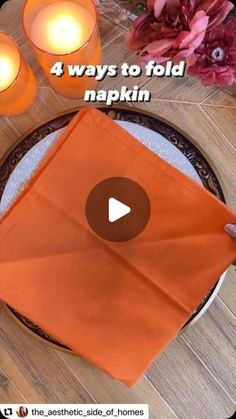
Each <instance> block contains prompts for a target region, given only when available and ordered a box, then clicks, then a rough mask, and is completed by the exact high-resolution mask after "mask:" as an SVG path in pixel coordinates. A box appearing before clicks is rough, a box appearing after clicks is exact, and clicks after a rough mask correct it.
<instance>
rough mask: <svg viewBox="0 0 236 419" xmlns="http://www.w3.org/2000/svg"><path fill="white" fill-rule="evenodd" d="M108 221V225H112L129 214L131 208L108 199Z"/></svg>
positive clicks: (113, 199)
mask: <svg viewBox="0 0 236 419" xmlns="http://www.w3.org/2000/svg"><path fill="white" fill-rule="evenodd" d="M108 207H109V209H108V219H109V221H110V223H114V222H115V221H117V220H119V219H120V218H122V217H125V215H127V214H130V212H131V208H130V207H128V206H127V205H125V204H123V202H120V201H118V200H117V199H115V198H110V199H109V205H108Z"/></svg>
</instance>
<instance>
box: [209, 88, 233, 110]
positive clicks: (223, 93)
mask: <svg viewBox="0 0 236 419" xmlns="http://www.w3.org/2000/svg"><path fill="white" fill-rule="evenodd" d="M204 105H214V106H229V107H236V96H235V94H233V92H230V91H227V90H218V91H217V92H216V93H215V94H214V95H212V96H210V97H209V98H207V99H206V100H205V101H204Z"/></svg>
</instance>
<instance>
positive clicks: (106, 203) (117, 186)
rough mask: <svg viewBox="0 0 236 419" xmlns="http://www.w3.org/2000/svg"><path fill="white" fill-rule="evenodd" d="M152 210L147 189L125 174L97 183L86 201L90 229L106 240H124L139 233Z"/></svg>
mask: <svg viewBox="0 0 236 419" xmlns="http://www.w3.org/2000/svg"><path fill="white" fill-rule="evenodd" d="M150 214H151V204H150V200H149V198H148V196H147V194H146V192H145V190H144V189H143V188H142V187H141V186H140V185H139V184H138V183H136V182H134V181H133V180H131V179H128V178H125V177H112V178H108V179H105V180H103V181H102V182H100V183H98V184H97V185H96V186H95V187H94V188H93V189H92V191H91V192H90V194H89V196H88V198H87V202H86V217H87V221H88V223H89V225H90V227H91V229H92V230H93V231H94V232H95V233H96V234H97V235H98V236H100V237H102V238H103V239H105V240H109V241H113V242H123V241H127V240H131V239H133V238H134V237H136V236H138V235H139V234H140V233H141V232H142V231H143V230H144V228H145V227H146V225H147V223H148V221H149V218H150Z"/></svg>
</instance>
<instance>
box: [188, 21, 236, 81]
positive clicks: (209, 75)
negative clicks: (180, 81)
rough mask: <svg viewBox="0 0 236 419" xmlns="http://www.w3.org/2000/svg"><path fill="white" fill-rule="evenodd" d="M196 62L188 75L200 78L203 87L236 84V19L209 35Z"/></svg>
mask: <svg viewBox="0 0 236 419" xmlns="http://www.w3.org/2000/svg"><path fill="white" fill-rule="evenodd" d="M194 61H195V64H194V65H192V66H191V67H189V69H188V73H189V75H191V76H199V77H200V79H201V81H202V84H203V85H205V86H209V85H212V84H215V85H216V86H219V87H226V86H230V85H231V84H233V83H234V82H236V18H232V19H230V20H229V21H228V22H227V24H226V25H225V26H223V25H221V26H218V27H217V28H216V29H213V30H212V31H210V32H208V33H207V35H206V37H205V39H204V41H203V43H202V44H201V45H200V46H199V47H198V48H197V49H196V51H195V53H194Z"/></svg>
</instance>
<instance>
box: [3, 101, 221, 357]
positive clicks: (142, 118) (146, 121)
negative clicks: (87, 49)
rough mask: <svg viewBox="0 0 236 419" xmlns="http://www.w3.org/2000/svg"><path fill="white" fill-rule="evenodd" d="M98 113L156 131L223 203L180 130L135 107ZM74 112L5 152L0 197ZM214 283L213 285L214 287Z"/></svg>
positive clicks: (214, 182)
mask: <svg viewBox="0 0 236 419" xmlns="http://www.w3.org/2000/svg"><path fill="white" fill-rule="evenodd" d="M99 109H100V110H101V111H102V112H104V113H105V114H106V115H108V116H109V117H110V118H112V119H114V120H120V121H126V122H133V123H136V124H138V125H141V126H143V127H146V128H149V129H151V130H153V131H156V132H158V133H159V134H161V135H163V136H164V137H165V138H166V139H167V140H168V141H169V142H170V143H172V144H173V145H174V146H175V147H177V148H178V149H179V150H180V151H181V153H182V154H183V155H184V156H185V157H186V158H187V159H188V161H189V162H190V163H191V164H192V166H193V167H194V169H195V170H196V172H197V173H198V175H199V177H200V179H201V181H202V183H203V185H204V187H205V188H206V189H207V190H208V191H210V192H211V193H212V194H214V195H215V196H216V197H217V198H218V199H220V200H221V201H222V202H225V198H224V194H223V191H222V189H221V186H220V183H219V181H218V179H217V177H216V174H215V173H214V171H213V169H212V168H211V166H210V164H209V163H208V161H207V160H206V158H205V157H204V156H203V154H202V153H201V152H200V151H199V150H198V149H197V147H196V146H195V145H193V144H192V142H191V141H190V140H189V139H188V138H187V137H186V136H185V135H183V134H182V133H180V132H179V131H177V130H176V129H175V128H173V127H171V126H170V125H169V124H167V123H166V122H163V121H161V120H159V119H158V118H156V117H155V116H154V115H151V114H148V113H141V112H140V111H138V110H135V109H125V108H118V107H116V108H112V109H111V108H99ZM76 113H77V111H73V112H70V113H67V114H64V115H61V116H58V117H56V118H54V119H52V120H51V121H49V122H46V123H45V124H43V125H41V126H40V127H39V128H37V129H35V130H34V131H33V132H31V133H30V134H28V135H26V136H25V137H24V138H23V139H22V140H21V141H20V142H19V143H18V144H17V145H16V146H15V147H14V148H13V149H12V150H11V151H10V152H9V153H8V155H7V156H5V158H4V159H3V160H2V162H0V199H1V197H2V194H3V191H4V189H5V186H6V184H7V181H8V179H9V176H10V175H11V173H12V172H13V170H14V169H15V167H16V165H17V164H18V163H19V161H20V160H21V159H22V158H23V157H24V155H25V154H26V153H27V152H28V151H29V150H30V149H31V148H32V147H33V146H34V145H35V144H37V143H38V142H39V141H41V140H42V139H43V138H45V137H46V136H47V135H49V134H51V133H52V132H54V131H56V130H58V129H60V128H63V127H65V126H66V125H67V124H68V123H69V122H70V121H71V119H72V118H73V117H74V115H75V114H76ZM216 286H217V284H216V285H215V287H216ZM215 287H214V288H213V289H212V290H210V292H209V293H208V294H207V295H206V297H205V298H204V300H203V301H202V302H201V304H200V305H199V306H198V308H197V309H196V311H195V312H194V313H193V315H192V316H191V318H190V319H189V320H188V322H187V323H186V325H187V324H188V323H189V322H191V320H192V319H193V318H194V317H195V316H196V315H197V314H198V313H199V312H200V311H201V310H202V309H203V307H204V306H205V304H206V303H207V302H208V300H209V298H210V297H211V295H212V294H213V292H214V290H215ZM8 308H9V309H10V311H11V312H12V314H13V315H14V316H15V317H16V318H17V319H18V320H19V321H20V322H21V323H22V324H23V325H24V326H26V328H27V329H29V330H30V331H31V332H33V333H34V334H36V335H37V336H39V337H41V338H43V339H44V340H46V341H47V342H50V343H53V344H55V345H57V346H58V347H61V348H64V349H69V348H67V347H66V346H65V345H63V344H61V343H60V342H58V341H56V340H55V339H53V338H51V337H50V336H48V335H47V334H46V333H45V332H44V331H43V330H41V329H40V328H39V327H38V326H36V325H35V324H33V323H32V322H31V321H30V320H28V319H27V318H25V317H24V316H22V315H21V314H20V313H18V312H16V311H15V310H14V309H12V308H11V307H8Z"/></svg>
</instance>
